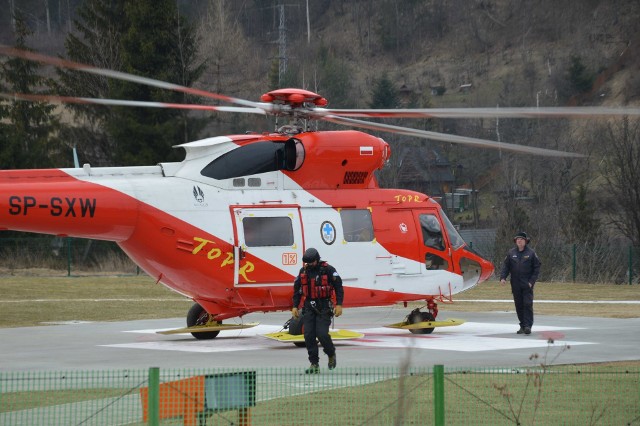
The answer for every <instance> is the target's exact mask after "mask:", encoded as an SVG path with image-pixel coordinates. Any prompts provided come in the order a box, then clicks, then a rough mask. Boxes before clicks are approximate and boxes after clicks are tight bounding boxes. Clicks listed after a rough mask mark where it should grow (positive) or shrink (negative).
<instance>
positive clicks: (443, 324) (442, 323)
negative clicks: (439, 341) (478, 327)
mask: <svg viewBox="0 0 640 426" xmlns="http://www.w3.org/2000/svg"><path fill="white" fill-rule="evenodd" d="M461 324H464V320H461V319H454V318H451V319H448V320H444V321H423V322H417V323H415V324H409V323H408V322H398V323H395V324H389V325H385V327H389V328H402V329H404V330H416V329H421V328H434V327H449V326H452V325H461Z"/></svg>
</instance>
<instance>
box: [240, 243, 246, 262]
mask: <svg viewBox="0 0 640 426" xmlns="http://www.w3.org/2000/svg"><path fill="white" fill-rule="evenodd" d="M238 257H239V258H240V260H242V259H244V258H245V257H247V251H246V250H245V247H242V246H240V247H238Z"/></svg>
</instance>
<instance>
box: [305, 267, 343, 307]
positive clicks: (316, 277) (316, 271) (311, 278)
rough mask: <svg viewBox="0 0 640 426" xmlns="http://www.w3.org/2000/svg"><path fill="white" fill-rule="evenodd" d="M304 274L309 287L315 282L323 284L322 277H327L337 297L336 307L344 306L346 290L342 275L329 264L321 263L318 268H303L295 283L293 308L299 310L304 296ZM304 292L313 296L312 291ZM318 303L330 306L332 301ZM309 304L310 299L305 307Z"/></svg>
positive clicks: (307, 299) (326, 300)
mask: <svg viewBox="0 0 640 426" xmlns="http://www.w3.org/2000/svg"><path fill="white" fill-rule="evenodd" d="M304 274H306V275H307V285H309V286H310V285H312V283H313V282H315V283H316V285H320V284H321V283H322V276H323V275H326V276H327V282H328V283H329V285H331V286H332V287H333V292H334V294H335V295H336V305H342V301H343V299H344V290H343V289H342V278H340V275H339V274H338V272H337V271H336V268H334V267H333V266H331V265H329V264H328V263H327V262H323V261H321V262H319V264H318V266H317V267H315V268H311V267H306V268H305V267H303V268H301V269H300V273H298V276H297V277H296V280H295V282H294V283H293V306H294V307H296V308H297V307H299V305H300V300H301V298H302V295H303V289H302V281H303V280H302V276H303V275H304ZM304 292H306V294H312V293H311V291H309V289H307V290H305V291H304ZM317 301H318V302H324V303H327V304H328V302H329V301H330V299H329V298H327V299H325V300H317ZM309 302H311V300H309V298H306V300H305V306H307V305H308V304H309Z"/></svg>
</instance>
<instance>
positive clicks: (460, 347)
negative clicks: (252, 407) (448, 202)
mask: <svg viewBox="0 0 640 426" xmlns="http://www.w3.org/2000/svg"><path fill="white" fill-rule="evenodd" d="M281 329H282V327H281V326H273V325H259V326H257V327H253V328H249V329H244V330H242V331H241V332H238V331H235V330H233V331H223V332H221V333H220V335H219V336H218V337H217V338H215V339H213V340H195V339H194V340H183V339H184V337H183V338H182V339H180V340H153V341H142V342H131V343H116V344H109V345H101V346H105V347H113V348H128V349H146V350H159V351H183V352H199V353H217V352H232V351H253V350H267V349H269V348H271V347H274V346H276V347H277V346H281V345H287V343H280V342H274V341H272V340H267V339H265V338H262V336H261V335H263V334H267V333H275V332H277V331H280V330H281ZM513 329H514V328H513V325H512V324H499V323H498V324H496V323H479V322H466V323H464V324H462V325H460V326H456V327H447V328H446V329H445V328H440V329H437V330H438V331H435V332H434V333H432V334H423V335H417V334H411V333H409V332H408V331H406V330H400V331H399V330H396V329H391V328H384V327H377V328H360V329H353V331H358V332H361V333H364V334H365V336H364V337H362V338H359V339H353V340H349V341H346V342H336V344H337V345H340V344H345V345H348V346H364V347H373V348H407V347H411V348H414V349H431V350H443V351H457V352H480V351H497V350H509V349H524V348H546V347H548V346H554V347H562V346H565V345H570V346H577V345H589V344H594V342H579V341H573V340H570V341H568V340H562V339H558V340H556V339H555V338H552V341H553V342H552V343H550V342H549V338H548V337H546V338H545V336H558V337H559V336H563V335H564V334H563V333H560V332H561V331H565V330H575V329H576V328H572V327H554V326H540V327H536V332H537V333H538V335H537V337H535V336H534V337H533V338H525V337H531V336H519V335H514V336H509V337H506V336H505V337H496V336H495V335H496V334H502V333H504V334H505V335H510V334H513ZM164 330H165V329H143V330H126V331H125V332H127V333H137V334H142V335H150V336H153V335H156V333H157V332H158V331H164ZM183 336H188V335H186V334H185V335H183ZM541 336H542V337H543V338H540V337H541ZM248 337H254V338H253V339H251V340H250V341H247V339H246V338H248ZM288 345H290V343H289V344H288Z"/></svg>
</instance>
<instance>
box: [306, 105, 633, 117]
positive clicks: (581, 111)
mask: <svg viewBox="0 0 640 426" xmlns="http://www.w3.org/2000/svg"><path fill="white" fill-rule="evenodd" d="M314 112H316V113H317V114H318V115H323V112H326V113H327V114H332V115H338V116H341V117H361V118H548V117H567V118H590V117H600V116H603V117H618V116H640V108H635V107H619V108H611V107H542V108H537V107H531V108H422V109H411V108H404V109H322V108H316V109H315V110H314Z"/></svg>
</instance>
